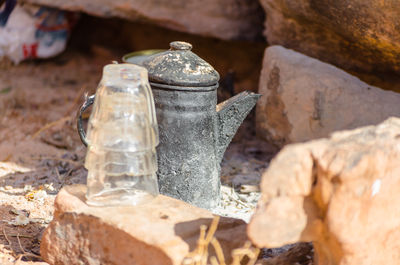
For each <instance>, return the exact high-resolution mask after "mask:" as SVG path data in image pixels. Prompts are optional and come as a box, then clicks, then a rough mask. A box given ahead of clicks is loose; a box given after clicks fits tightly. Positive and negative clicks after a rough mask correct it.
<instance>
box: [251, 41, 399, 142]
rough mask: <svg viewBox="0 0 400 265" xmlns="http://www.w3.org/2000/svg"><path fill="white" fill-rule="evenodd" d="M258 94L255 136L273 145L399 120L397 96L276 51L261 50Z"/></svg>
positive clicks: (314, 62) (326, 66) (274, 48)
mask: <svg viewBox="0 0 400 265" xmlns="http://www.w3.org/2000/svg"><path fill="white" fill-rule="evenodd" d="M259 93H260V94H262V97H261V98H260V99H259V101H258V103H257V116H256V118H257V125H256V126H257V133H258V135H260V136H261V137H263V138H265V139H267V140H269V141H272V142H274V143H276V144H278V145H284V144H287V143H294V142H302V141H307V140H311V139H316V138H322V137H327V136H329V134H330V133H332V132H334V131H338V130H345V129H354V128H357V127H360V126H366V125H376V124H378V123H380V122H382V121H384V120H385V119H387V118H388V117H391V116H398V117H399V116H400V104H399V102H400V93H395V92H392V91H385V90H382V89H380V88H378V87H374V86H370V85H368V84H366V83H364V82H362V81H360V80H359V79H358V78H357V77H354V76H352V75H350V74H348V73H346V72H344V71H342V70H340V69H338V68H336V67H335V66H332V65H329V64H326V63H323V62H321V61H319V60H316V59H313V58H310V57H308V56H306V55H303V54H300V53H298V52H295V51H293V50H289V49H285V48H283V47H281V46H271V47H269V48H267V49H266V51H265V55H264V62H263V68H262V71H261V77H260V84H259Z"/></svg>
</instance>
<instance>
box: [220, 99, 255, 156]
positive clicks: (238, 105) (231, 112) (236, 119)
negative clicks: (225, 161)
mask: <svg viewBox="0 0 400 265" xmlns="http://www.w3.org/2000/svg"><path fill="white" fill-rule="evenodd" d="M260 96H261V95H260V94H255V93H253V92H249V91H244V92H242V93H240V94H238V95H236V96H234V97H232V98H230V99H228V100H226V101H224V102H222V103H220V104H218V105H217V114H218V130H219V131H218V143H217V145H218V146H217V158H218V159H219V161H221V160H222V158H223V156H224V153H225V150H226V148H227V147H228V145H229V143H230V142H231V141H232V138H233V136H234V135H235V134H236V131H237V129H238V128H239V126H240V124H242V122H243V120H244V119H245V118H246V116H247V115H248V114H249V112H250V111H251V109H252V108H253V107H254V106H255V105H256V103H257V100H258V99H259V98H260Z"/></svg>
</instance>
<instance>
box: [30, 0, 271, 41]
mask: <svg viewBox="0 0 400 265" xmlns="http://www.w3.org/2000/svg"><path fill="white" fill-rule="evenodd" d="M23 2H27V3H32V4H38V5H44V6H50V7H56V8H59V9H63V10H69V11H79V12H84V13H88V14H91V15H95V16H101V17H120V18H123V19H128V20H140V21H146V22H150V23H152V24H156V25H160V26H162V27H165V28H169V29H173V30H177V31H182V32H188V33H193V34H198V35H202V36H209V37H215V38H219V39H223V40H233V39H236V40H255V39H262V28H263V20H264V12H263V9H262V7H261V6H260V4H259V2H258V1H257V0H218V1H216V0H207V1H196V0H190V1H188V0H181V1H169V0H157V1H149V0H128V1H127V0H113V1H110V0H96V1H91V0H85V1H82V0H74V1H62V0H24V1H23Z"/></svg>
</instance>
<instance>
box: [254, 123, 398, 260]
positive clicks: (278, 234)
mask: <svg viewBox="0 0 400 265" xmlns="http://www.w3.org/2000/svg"><path fill="white" fill-rule="evenodd" d="M399 161H400V119H398V118H390V119H388V120H386V121H384V122H383V123H381V124H380V125H378V126H369V127H363V128H359V129H355V130H351V131H343V132H337V133H334V134H333V135H332V136H331V137H330V138H329V139H320V140H315V141H311V142H308V143H302V144H293V145H288V146H286V147H285V148H284V149H283V150H282V151H281V152H280V153H279V154H278V155H277V156H276V157H275V158H274V159H273V160H272V162H271V164H270V167H269V168H268V170H267V171H266V172H265V173H264V174H263V176H262V183H261V190H262V197H261V199H260V201H259V204H258V208H257V210H256V213H255V214H254V215H253V218H252V220H251V222H250V224H249V227H248V235H249V237H250V238H251V240H252V241H253V243H255V244H256V245H258V246H259V247H278V246H281V245H284V244H288V243H293V242H297V241H313V243H314V247H315V249H316V258H317V261H318V263H317V264H334V265H363V264H365V265H367V264H368V265H369V264H385V265H390V264H393V265H395V264H400V163H399Z"/></svg>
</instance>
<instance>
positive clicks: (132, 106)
mask: <svg viewBox="0 0 400 265" xmlns="http://www.w3.org/2000/svg"><path fill="white" fill-rule="evenodd" d="M85 140H86V142H87V145H88V149H87V153H86V160H85V167H86V168H87V170H88V178H87V194H86V198H87V203H88V204H89V205H94V206H112V205H137V204H140V203H143V202H146V201H148V200H150V199H152V198H153V197H155V196H156V195H158V184H157V176H156V171H157V156H156V149H155V147H156V146H157V145H158V127H157V120H156V115H155V108H154V100H153V95H152V92H151V88H150V85H149V82H148V76H147V70H146V69H145V68H143V67H140V66H137V65H133V64H110V65H106V66H105V67H104V69H103V77H102V79H101V81H100V83H99V86H98V88H97V91H96V95H95V99H94V103H93V109H92V113H91V115H90V118H89V122H88V129H87V136H86V139H85Z"/></svg>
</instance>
